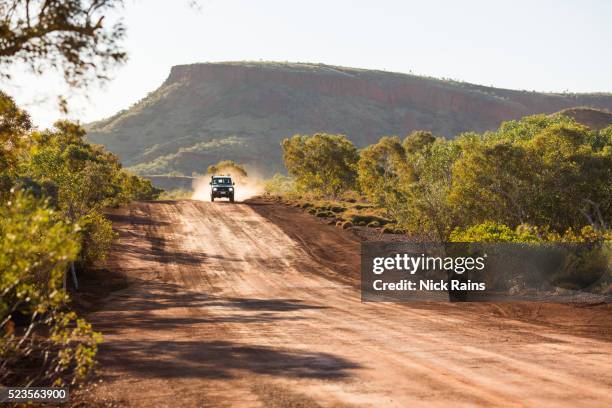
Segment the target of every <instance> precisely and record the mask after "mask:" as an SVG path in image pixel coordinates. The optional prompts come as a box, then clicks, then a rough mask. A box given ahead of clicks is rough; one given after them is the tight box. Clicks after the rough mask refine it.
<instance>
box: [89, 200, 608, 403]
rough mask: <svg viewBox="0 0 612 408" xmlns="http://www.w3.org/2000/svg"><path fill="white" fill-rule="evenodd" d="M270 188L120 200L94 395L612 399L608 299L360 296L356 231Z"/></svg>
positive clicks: (133, 399) (284, 399) (100, 313)
mask: <svg viewBox="0 0 612 408" xmlns="http://www.w3.org/2000/svg"><path fill="white" fill-rule="evenodd" d="M255 204H257V205H255ZM255 204H253V205H247V204H235V205H230V204H227V203H223V202H222V203H205V202H197V201H187V200H186V201H167V202H155V203H139V204H135V205H133V206H131V207H129V208H128V209H127V210H123V211H122V212H120V213H117V214H115V215H114V216H113V220H114V223H115V227H116V229H117V231H118V232H119V234H120V239H119V242H118V243H117V245H115V247H114V250H113V252H112V255H111V256H110V257H109V259H108V261H107V263H106V265H105V267H106V268H107V269H108V270H109V271H116V272H118V273H121V274H123V275H125V276H126V277H127V280H128V285H127V286H126V287H124V288H123V289H121V290H118V291H115V292H112V293H111V294H110V295H109V296H107V297H106V298H105V299H104V301H103V302H102V301H101V304H100V305H99V310H97V311H95V312H92V313H91V314H90V316H89V319H90V320H91V321H92V322H93V324H94V326H95V328H96V329H97V330H100V331H102V332H103V334H104V339H105V342H104V344H103V345H102V346H101V350H100V360H101V372H100V373H101V377H102V379H103V381H102V382H101V383H100V384H99V385H98V386H97V387H95V389H94V390H93V393H92V394H90V396H89V397H88V398H89V400H90V403H91V404H95V403H99V404H103V405H108V404H115V405H117V406H133V407H148V406H155V407H192V406H194V407H195V406H239V407H251V406H252V407H262V406H263V407H317V406H325V407H342V406H372V407H381V406H389V407H407V406H410V407H418V406H427V407H430V406H453V407H456V406H466V407H468V406H469V407H472V406H504V407H506V406H538V407H546V406H550V407H558V406H572V407H574V406H601V407H609V406H612V393H611V392H610V390H611V389H612V358H611V356H612V342H611V340H612V338H611V334H610V316H612V315H611V313H610V308H609V307H604V308H589V309H585V308H576V307H570V306H564V305H539V306H537V307H536V306H533V307H531V309H530V308H521V307H520V305H519V306H508V307H506V308H502V307H499V306H495V305H485V306H483V305H439V304H438V305H426V304H421V305H418V304H392V303H388V304H386V303H385V304H383V303H377V304H371V303H368V304H366V303H361V302H360V296H359V292H358V291H357V289H355V286H354V284H352V283H351V282H353V283H354V279H355V276H354V275H355V273H356V270H354V269H355V265H356V264H357V263H358V258H356V257H357V256H358V253H359V246H358V240H357V238H356V237H353V236H352V235H351V234H350V233H349V232H347V231H342V230H340V229H337V228H334V227H331V226H327V225H324V224H323V223H321V222H319V221H318V220H315V219H314V217H308V216H307V215H305V214H301V213H298V212H295V214H293V213H291V211H297V210H293V209H290V208H287V209H283V208H281V207H282V206H279V205H274V204H268V203H265V202H259V203H255ZM307 218H308V219H307ZM283 220H284V221H283ZM512 308H515V309H516V308H518V309H520V310H519V313H518V314H517V312H516V310H514V309H512ZM518 309H517V310H518ZM547 316H548V317H547Z"/></svg>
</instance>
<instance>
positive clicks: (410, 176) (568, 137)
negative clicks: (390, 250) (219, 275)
mask: <svg viewBox="0 0 612 408" xmlns="http://www.w3.org/2000/svg"><path fill="white" fill-rule="evenodd" d="M282 149H283V155H284V161H285V166H286V168H287V171H288V173H289V175H290V178H285V177H283V176H280V175H277V176H275V177H274V178H273V179H272V180H270V181H269V182H268V185H267V192H268V193H269V194H276V195H279V196H282V197H283V199H284V200H285V201H286V202H288V203H290V204H292V205H295V206H299V207H302V208H304V209H305V210H306V211H308V212H310V213H312V214H313V215H316V216H319V217H322V218H326V219H330V222H334V223H336V224H337V225H339V226H342V227H345V228H346V227H350V226H355V225H358V226H370V227H376V228H385V232H394V233H406V234H410V235H411V236H413V237H416V238H418V239H420V240H423V241H432V240H434V241H511V242H540V241H572V242H575V241H593V240H609V239H610V237H611V233H610V222H611V219H612V201H611V200H612V183H611V180H612V127H607V128H605V129H602V130H600V131H594V130H591V129H589V128H587V127H585V126H583V125H581V124H579V123H577V122H575V121H574V120H573V119H571V118H569V117H566V116H563V115H552V116H547V115H534V116H527V117H525V118H523V119H521V120H517V121H508V122H504V123H502V125H501V126H500V127H499V129H498V130H496V131H492V132H485V133H483V134H477V133H464V134H461V135H459V136H458V137H457V138H456V139H453V140H447V139H444V138H441V137H436V136H435V135H432V134H431V133H429V132H425V131H415V132H413V133H411V134H410V135H408V136H407V137H406V138H404V139H403V140H402V139H400V138H399V137H396V136H391V137H383V138H381V139H380V140H379V141H378V143H376V144H373V145H370V146H367V147H365V148H364V149H361V150H359V151H358V150H357V149H356V148H355V147H354V146H353V145H352V143H351V142H350V141H349V140H348V139H347V138H346V137H345V136H342V135H327V134H316V135H312V136H302V135H297V136H294V137H292V138H290V139H285V140H284V141H283V142H282Z"/></svg>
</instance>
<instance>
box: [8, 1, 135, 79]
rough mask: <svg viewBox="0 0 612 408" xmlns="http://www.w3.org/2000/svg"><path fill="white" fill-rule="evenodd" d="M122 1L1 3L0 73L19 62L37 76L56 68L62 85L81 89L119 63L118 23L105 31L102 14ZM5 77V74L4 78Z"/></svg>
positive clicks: (121, 54) (122, 54) (120, 28)
mask: <svg viewBox="0 0 612 408" xmlns="http://www.w3.org/2000/svg"><path fill="white" fill-rule="evenodd" d="M122 4H123V1H122V0H85V1H81V0H6V1H2V2H0V67H4V69H0V72H6V67H8V65H10V64H12V63H14V62H16V61H21V62H23V63H26V64H27V65H29V66H30V67H31V68H32V70H33V71H34V72H36V73H42V72H43V71H44V70H45V69H46V68H48V67H51V68H53V69H60V70H61V71H62V73H63V75H64V78H65V80H66V82H67V83H68V84H70V85H72V86H75V85H82V84H84V82H85V80H87V78H88V77H89V76H91V75H93V76H94V77H95V78H96V79H105V78H106V75H105V72H106V71H107V70H108V68H110V67H111V66H113V65H116V64H120V63H123V62H124V61H125V60H126V53H125V52H124V51H123V49H122V48H121V46H120V42H121V40H122V39H123V37H124V35H125V28H124V26H123V24H122V23H121V22H117V23H115V24H113V25H111V26H109V27H106V26H105V24H104V19H105V14H107V13H108V12H109V11H111V10H113V9H115V8H117V7H118V6H121V5H122ZM4 75H5V76H6V74H4Z"/></svg>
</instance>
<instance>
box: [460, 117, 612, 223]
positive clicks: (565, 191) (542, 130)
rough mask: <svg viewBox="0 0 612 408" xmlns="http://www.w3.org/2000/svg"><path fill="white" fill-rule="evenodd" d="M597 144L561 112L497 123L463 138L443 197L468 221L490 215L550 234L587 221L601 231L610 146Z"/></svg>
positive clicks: (611, 172) (610, 189) (607, 212)
mask: <svg viewBox="0 0 612 408" xmlns="http://www.w3.org/2000/svg"><path fill="white" fill-rule="evenodd" d="M535 119H537V121H536V120H535ZM534 122H535V123H536V124H537V126H536V125H534ZM508 128H509V129H510V130H509V131H508V133H505V132H506V131H507V129H508ZM530 132H535V133H530ZM603 144H605V146H602V142H601V138H599V137H595V136H594V132H592V131H590V130H589V129H588V128H586V127H584V126H582V125H579V124H576V123H574V122H571V121H570V120H569V119H567V118H564V117H540V116H536V117H535V118H534V117H528V118H526V119H525V120H524V121H520V122H514V123H512V126H509V125H507V124H504V125H502V126H501V127H500V130H499V131H498V132H497V133H495V134H489V135H486V137H483V138H480V139H473V140H469V141H464V148H463V149H462V150H463V154H462V156H461V158H459V159H458V160H457V162H456V163H454V165H453V172H452V173H453V174H452V176H453V188H452V191H451V193H450V195H449V203H450V204H451V205H452V206H453V207H455V208H457V210H458V212H459V216H460V217H461V219H462V220H461V221H462V223H463V224H468V225H469V224H477V223H480V222H483V221H485V220H497V221H499V222H501V223H505V224H508V225H510V226H517V225H519V224H523V223H529V224H533V225H538V226H543V225H547V226H550V227H551V228H552V229H554V230H556V231H558V232H563V231H564V230H566V229H568V228H574V229H576V228H578V229H579V228H581V227H582V226H584V225H587V224H590V225H594V226H596V227H597V228H599V229H606V228H607V226H608V225H609V223H610V219H611V217H612V207H611V205H612V202H611V197H612V184H611V183H610V180H612V147H611V145H610V144H609V143H603Z"/></svg>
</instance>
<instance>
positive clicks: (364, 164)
mask: <svg viewBox="0 0 612 408" xmlns="http://www.w3.org/2000/svg"><path fill="white" fill-rule="evenodd" d="M412 178H413V175H412V173H411V172H410V169H409V168H408V166H407V163H406V152H405V150H404V147H403V146H402V144H401V142H400V140H399V138H398V137H383V138H382V139H380V140H379V141H378V143H376V144H373V145H370V146H368V147H366V148H365V149H363V150H361V152H360V154H359V163H358V179H359V186H360V187H361V191H363V193H364V194H365V195H366V197H367V198H368V200H369V201H370V202H372V203H374V204H377V205H379V206H382V207H387V208H395V207H396V206H397V205H398V204H399V203H400V202H404V201H405V200H406V197H405V196H404V195H403V194H402V193H403V191H402V190H401V189H400V188H399V186H400V185H401V184H403V183H409V182H410V181H412Z"/></svg>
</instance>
